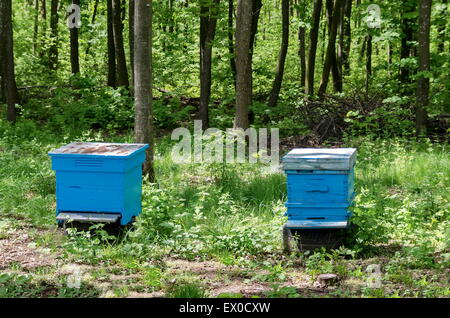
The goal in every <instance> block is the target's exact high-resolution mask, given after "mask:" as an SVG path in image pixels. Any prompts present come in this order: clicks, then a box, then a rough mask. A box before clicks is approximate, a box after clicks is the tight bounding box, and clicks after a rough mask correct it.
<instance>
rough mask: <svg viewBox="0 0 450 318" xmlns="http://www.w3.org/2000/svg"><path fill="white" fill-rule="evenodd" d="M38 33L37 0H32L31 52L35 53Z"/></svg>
mask: <svg viewBox="0 0 450 318" xmlns="http://www.w3.org/2000/svg"><path fill="white" fill-rule="evenodd" d="M38 35H39V0H34V27H33V54H36V53H37V49H38V47H37V39H38Z"/></svg>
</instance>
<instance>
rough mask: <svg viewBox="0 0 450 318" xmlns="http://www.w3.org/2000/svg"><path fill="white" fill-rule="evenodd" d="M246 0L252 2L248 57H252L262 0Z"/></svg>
mask: <svg viewBox="0 0 450 318" xmlns="http://www.w3.org/2000/svg"><path fill="white" fill-rule="evenodd" d="M247 1H251V2H252V31H251V33H250V55H251V56H250V58H253V51H254V48H255V41H256V34H257V33H258V22H259V16H260V15H261V8H262V0H247ZM236 24H237V22H236ZM236 29H237V28H236Z"/></svg>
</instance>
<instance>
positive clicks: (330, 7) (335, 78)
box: [326, 0, 345, 92]
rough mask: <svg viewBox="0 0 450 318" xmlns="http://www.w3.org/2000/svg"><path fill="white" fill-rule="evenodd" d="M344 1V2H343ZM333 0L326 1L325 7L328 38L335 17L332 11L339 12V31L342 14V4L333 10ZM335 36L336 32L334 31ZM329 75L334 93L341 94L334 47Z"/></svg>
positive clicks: (340, 82)
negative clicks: (331, 78)
mask: <svg viewBox="0 0 450 318" xmlns="http://www.w3.org/2000/svg"><path fill="white" fill-rule="evenodd" d="M343 1H345V0H343ZM333 3H334V4H335V2H333V0H327V1H326V7H327V10H326V12H327V19H328V38H329V37H330V36H331V28H332V25H333V17H334V16H336V13H335V12H334V10H339V11H340V12H339V21H338V22H337V24H338V25H337V28H338V29H339V26H340V25H341V22H342V21H341V18H340V17H341V14H342V4H341V6H340V7H337V8H336V7H335V8H333V6H334V5H333ZM336 36H337V31H336ZM331 75H332V77H333V87H334V90H335V91H336V92H342V79H341V73H340V71H339V60H338V57H337V55H336V47H335V48H334V50H332V51H331Z"/></svg>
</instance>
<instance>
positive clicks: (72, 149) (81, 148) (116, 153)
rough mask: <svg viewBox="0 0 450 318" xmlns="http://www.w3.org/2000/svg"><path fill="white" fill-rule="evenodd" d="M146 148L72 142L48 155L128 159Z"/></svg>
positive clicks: (142, 145)
mask: <svg viewBox="0 0 450 318" xmlns="http://www.w3.org/2000/svg"><path fill="white" fill-rule="evenodd" d="M146 148H148V145H147V144H120V143H101V142H72V143H70V144H68V145H65V146H62V147H60V148H58V149H55V150H52V151H50V152H49V153H48V154H49V155H89V156H112V157H128V156H130V155H132V154H133V153H135V152H137V151H139V150H143V149H146Z"/></svg>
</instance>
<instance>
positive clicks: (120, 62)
mask: <svg viewBox="0 0 450 318" xmlns="http://www.w3.org/2000/svg"><path fill="white" fill-rule="evenodd" d="M112 12H113V15H112V21H113V33H114V48H115V55H116V68H117V86H124V87H126V88H128V87H129V85H130V82H129V80H128V70H127V61H126V57H125V48H124V45H123V33H122V32H123V23H122V18H121V16H122V14H121V13H122V6H121V1H120V0H113V1H112Z"/></svg>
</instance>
